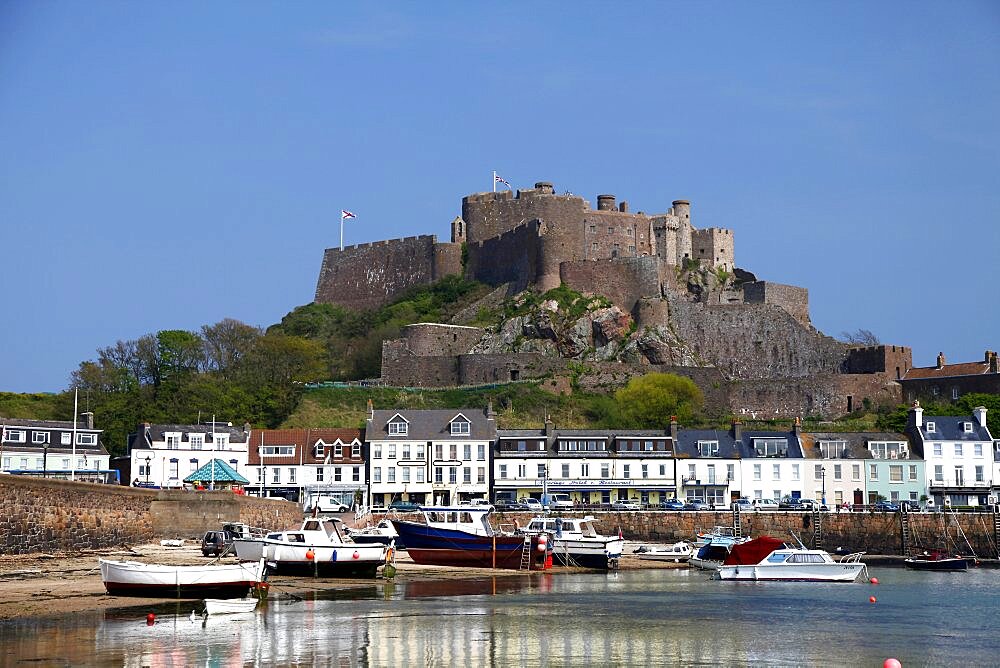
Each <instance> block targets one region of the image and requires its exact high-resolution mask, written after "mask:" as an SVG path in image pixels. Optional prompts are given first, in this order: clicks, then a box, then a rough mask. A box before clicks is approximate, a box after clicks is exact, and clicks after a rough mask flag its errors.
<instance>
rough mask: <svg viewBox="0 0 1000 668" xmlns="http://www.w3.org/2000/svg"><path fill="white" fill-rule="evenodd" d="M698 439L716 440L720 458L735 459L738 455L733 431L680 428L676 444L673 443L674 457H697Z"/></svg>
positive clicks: (698, 454)
mask: <svg viewBox="0 0 1000 668" xmlns="http://www.w3.org/2000/svg"><path fill="white" fill-rule="evenodd" d="M698 441H718V442H719V455H718V457H719V458H721V459H735V458H736V457H738V456H739V454H738V450H737V447H736V441H734V440H733V433H732V432H731V431H729V430H726V429H680V430H678V432H677V444H676V445H674V456H675V457H699V456H700V453H699V452H698Z"/></svg>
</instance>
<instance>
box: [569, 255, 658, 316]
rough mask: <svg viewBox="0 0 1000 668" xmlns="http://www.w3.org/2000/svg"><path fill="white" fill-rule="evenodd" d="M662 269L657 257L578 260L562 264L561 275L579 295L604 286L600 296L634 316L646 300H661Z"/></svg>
mask: <svg viewBox="0 0 1000 668" xmlns="http://www.w3.org/2000/svg"><path fill="white" fill-rule="evenodd" d="M662 266H663V265H662V263H661V262H660V260H659V258H657V257H655V256H650V257H632V258H621V259H615V260H579V261H575V262H563V263H562V264H561V265H560V267H559V275H560V279H561V281H562V282H563V283H565V284H566V285H567V286H569V287H571V288H573V289H574V290H577V291H579V292H593V291H594V290H593V287H594V286H595V285H601V286H602V287H601V290H600V292H599V294H601V295H603V296H604V297H607V298H608V299H610V300H611V303H613V304H615V305H616V306H618V307H620V308H622V309H623V310H625V311H629V312H631V311H632V310H633V309H634V308H635V306H636V304H637V302H638V301H639V300H640V299H642V298H643V297H659V296H660V284H661V276H660V272H661V267H662Z"/></svg>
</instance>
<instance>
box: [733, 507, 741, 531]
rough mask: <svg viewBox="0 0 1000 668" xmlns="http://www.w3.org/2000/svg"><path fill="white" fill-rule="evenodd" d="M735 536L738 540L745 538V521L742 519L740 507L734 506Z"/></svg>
mask: <svg viewBox="0 0 1000 668" xmlns="http://www.w3.org/2000/svg"><path fill="white" fill-rule="evenodd" d="M733 535H734V536H736V537H737V538H743V521H742V519H741V518H740V507H739V506H738V505H736V506H733Z"/></svg>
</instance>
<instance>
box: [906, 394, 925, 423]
mask: <svg viewBox="0 0 1000 668" xmlns="http://www.w3.org/2000/svg"><path fill="white" fill-rule="evenodd" d="M906 422H907V426H909V427H916V428H917V429H920V428H921V427H923V426H924V409H923V408H921V407H920V402H919V401H914V402H913V406H912V407H911V408H910V414H909V416H908V417H907V420H906Z"/></svg>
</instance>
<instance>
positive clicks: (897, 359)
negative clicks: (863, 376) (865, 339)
mask: <svg viewBox="0 0 1000 668" xmlns="http://www.w3.org/2000/svg"><path fill="white" fill-rule="evenodd" d="M912 367H913V351H912V349H910V348H909V347H908V346H891V345H890V346H886V345H878V346H868V347H866V348H851V349H850V350H849V351H848V356H847V360H845V362H844V369H843V371H844V373H887V374H890V375H891V376H892V377H893V378H895V379H897V380H898V379H900V378H902V377H903V375H904V374H906V372H907V370H909V369H910V368H912Z"/></svg>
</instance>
